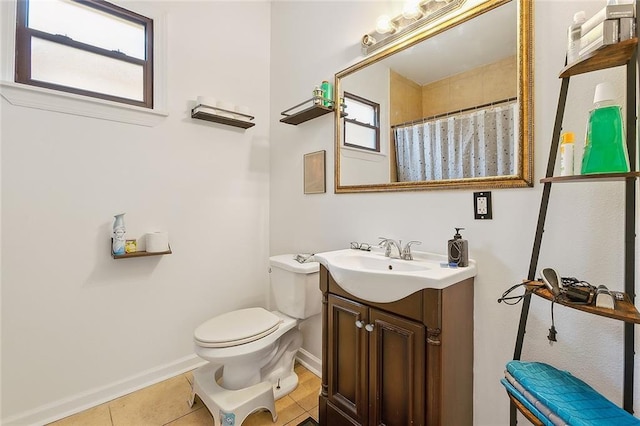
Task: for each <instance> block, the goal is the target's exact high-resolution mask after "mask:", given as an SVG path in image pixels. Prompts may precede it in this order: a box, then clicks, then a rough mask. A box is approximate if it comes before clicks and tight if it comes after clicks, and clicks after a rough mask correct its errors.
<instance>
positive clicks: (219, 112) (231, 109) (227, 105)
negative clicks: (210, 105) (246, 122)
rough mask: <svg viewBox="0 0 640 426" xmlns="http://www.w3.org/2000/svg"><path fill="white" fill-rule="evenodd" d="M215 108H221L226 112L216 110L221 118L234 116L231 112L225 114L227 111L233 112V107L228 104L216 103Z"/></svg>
mask: <svg viewBox="0 0 640 426" xmlns="http://www.w3.org/2000/svg"><path fill="white" fill-rule="evenodd" d="M216 106H217V107H218V108H222V109H224V110H226V111H220V110H218V115H221V116H223V117H229V118H233V116H234V114H233V112H227V111H233V108H234V105H233V104H232V103H230V102H224V101H218V102H217V104H216Z"/></svg>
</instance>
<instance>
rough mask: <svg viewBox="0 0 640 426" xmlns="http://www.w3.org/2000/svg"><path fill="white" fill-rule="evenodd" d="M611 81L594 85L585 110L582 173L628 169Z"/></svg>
mask: <svg viewBox="0 0 640 426" xmlns="http://www.w3.org/2000/svg"><path fill="white" fill-rule="evenodd" d="M614 99H615V92H614V90H613V86H612V85H611V83H600V84H598V85H597V86H596V92H595V95H594V97H593V104H594V108H593V110H591V112H590V113H589V123H588V125H587V137H586V140H585V147H584V155H583V157H582V172H581V173H582V174H583V175H586V174H591V173H617V172H628V171H629V154H628V152H627V145H626V143H625V138H624V130H623V127H622V108H621V107H620V106H619V105H615V103H614Z"/></svg>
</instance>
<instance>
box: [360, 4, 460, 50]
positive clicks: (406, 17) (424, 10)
mask: <svg viewBox="0 0 640 426" xmlns="http://www.w3.org/2000/svg"><path fill="white" fill-rule="evenodd" d="M465 1H466V0H407V1H406V2H405V4H404V7H403V8H402V13H401V14H400V15H398V16H396V17H395V18H390V17H389V16H388V15H382V16H380V17H378V19H377V20H376V28H375V31H372V32H370V33H369V34H365V35H364V36H362V39H361V44H362V53H364V54H365V55H368V54H369V53H371V52H373V51H375V50H378V49H380V48H381V47H383V46H387V45H389V44H391V43H393V42H395V41H397V40H398V39H400V38H401V37H403V36H404V35H406V34H408V33H410V32H411V31H414V30H416V29H418V28H420V27H422V26H424V25H426V24H428V23H429V22H432V21H434V20H435V19H437V18H439V17H441V16H444V15H445V14H447V13H449V12H451V11H452V10H454V9H457V8H459V7H460V6H461V5H462V4H463V3H464V2H465Z"/></svg>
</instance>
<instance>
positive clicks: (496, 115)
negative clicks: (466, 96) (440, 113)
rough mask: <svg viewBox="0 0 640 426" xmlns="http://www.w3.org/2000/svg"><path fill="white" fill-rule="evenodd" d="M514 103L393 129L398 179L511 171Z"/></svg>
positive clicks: (443, 177)
mask: <svg viewBox="0 0 640 426" xmlns="http://www.w3.org/2000/svg"><path fill="white" fill-rule="evenodd" d="M517 108H518V103H517V101H513V102H510V103H509V104H502V105H500V106H492V107H489V108H485V109H481V110H475V111H472V112H469V113H462V114H458V115H454V116H448V117H443V118H437V119H433V120H430V121H426V122H424V123H420V124H414V125H408V126H402V127H397V128H396V129H395V131H394V135H395V142H396V158H397V163H398V164H397V166H398V168H397V170H398V181H399V182H407V181H423V180H442V179H462V178H473V177H486V176H506V175H514V174H515V173H516V172H515V169H516V158H515V156H516V154H517V151H516V146H517V144H516V143H515V142H514V141H516V140H517V137H518V128H517V127H518V120H517V117H518V114H517V113H518V110H517Z"/></svg>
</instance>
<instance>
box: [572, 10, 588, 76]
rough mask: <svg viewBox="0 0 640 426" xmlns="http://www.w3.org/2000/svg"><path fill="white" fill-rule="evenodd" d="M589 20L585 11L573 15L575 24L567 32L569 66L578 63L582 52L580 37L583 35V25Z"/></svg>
mask: <svg viewBox="0 0 640 426" xmlns="http://www.w3.org/2000/svg"><path fill="white" fill-rule="evenodd" d="M586 20H587V17H586V15H585V13H584V10H581V11H580V12H576V13H575V15H573V24H571V25H570V26H569V30H568V31H567V65H571V64H572V63H574V62H576V61H577V60H578V57H579V52H580V37H581V35H582V31H581V29H582V24H584V21H586Z"/></svg>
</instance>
